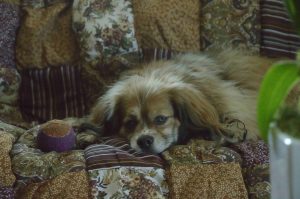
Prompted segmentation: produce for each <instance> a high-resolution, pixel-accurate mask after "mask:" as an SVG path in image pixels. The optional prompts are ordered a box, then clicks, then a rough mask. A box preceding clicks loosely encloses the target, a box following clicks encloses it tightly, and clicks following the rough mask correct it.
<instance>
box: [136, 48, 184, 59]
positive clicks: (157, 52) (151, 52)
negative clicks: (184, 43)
mask: <svg viewBox="0 0 300 199" xmlns="http://www.w3.org/2000/svg"><path fill="white" fill-rule="evenodd" d="M140 52H141V56H142V61H143V62H149V61H157V60H169V59H171V58H173V57H174V56H175V55H177V54H179V53H178V52H176V51H174V50H170V49H163V48H142V49H141V50H140Z"/></svg>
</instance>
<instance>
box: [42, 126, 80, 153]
mask: <svg viewBox="0 0 300 199" xmlns="http://www.w3.org/2000/svg"><path fill="white" fill-rule="evenodd" d="M75 142H76V136H75V132H74V129H73V128H72V127H71V126H70V125H69V124H67V123H66V122H64V121H62V120H51V121H49V122H47V123H45V124H43V125H42V126H41V128H40V130H39V132H38V135H37V144H38V147H39V148H40V149H41V150H42V151H43V152H50V151H56V152H64V151H69V150H72V149H73V148H74V147H75Z"/></svg>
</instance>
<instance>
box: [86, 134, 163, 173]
mask: <svg viewBox="0 0 300 199" xmlns="http://www.w3.org/2000/svg"><path fill="white" fill-rule="evenodd" d="M84 153H85V159H86V166H87V170H92V169H100V168H116V167H120V166H138V167H156V168H163V161H162V159H161V158H160V157H159V156H156V155H152V154H144V153H139V152H136V151H135V150H133V149H132V148H131V147H130V146H129V144H128V142H126V141H125V140H123V139H121V138H105V139H104V140H103V142H102V143H101V144H94V145H90V146H88V147H87V148H86V149H85V152H84Z"/></svg>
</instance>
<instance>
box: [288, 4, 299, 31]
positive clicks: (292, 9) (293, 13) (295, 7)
mask: <svg viewBox="0 0 300 199" xmlns="http://www.w3.org/2000/svg"><path fill="white" fill-rule="evenodd" d="M285 5H286V8H287V10H288V12H289V15H290V17H291V19H292V21H293V22H294V24H295V26H296V28H297V30H298V33H299V34H300V1H299V0H285Z"/></svg>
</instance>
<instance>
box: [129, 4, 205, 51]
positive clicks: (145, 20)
mask: <svg viewBox="0 0 300 199" xmlns="http://www.w3.org/2000/svg"><path fill="white" fill-rule="evenodd" d="M133 13H134V17H135V29H136V37H137V41H138V44H139V47H140V48H142V49H155V48H158V49H169V50H173V51H180V52H185V51H199V50H200V1H198V0H185V1H181V0H167V1H160V0H149V1H139V0H133Z"/></svg>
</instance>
